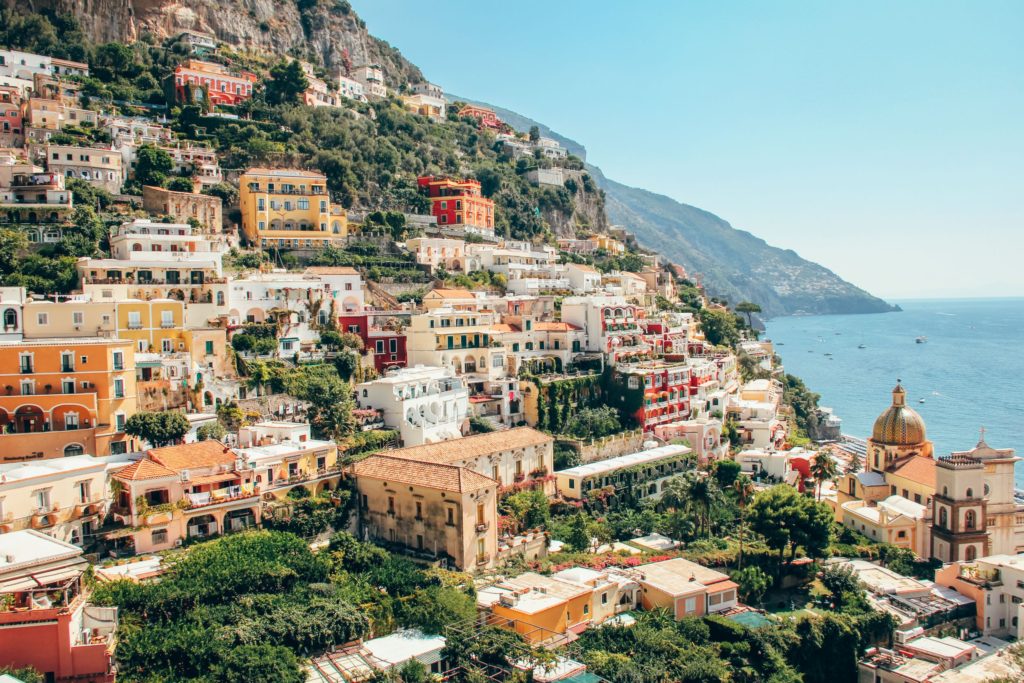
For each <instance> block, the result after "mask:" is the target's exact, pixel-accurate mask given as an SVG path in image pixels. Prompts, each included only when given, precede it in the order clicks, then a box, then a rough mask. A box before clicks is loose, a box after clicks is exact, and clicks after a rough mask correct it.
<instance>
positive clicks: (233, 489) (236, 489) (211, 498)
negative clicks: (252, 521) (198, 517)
mask: <svg viewBox="0 0 1024 683" xmlns="http://www.w3.org/2000/svg"><path fill="white" fill-rule="evenodd" d="M259 495H260V490H259V487H258V486H228V487H226V488H222V489H217V490H215V491H211V492H203V493H186V494H185V500H186V503H187V507H188V508H189V509H194V508H200V507H206V506H209V505H217V504H219V503H228V502H231V501H235V500H243V499H245V498H256V497H259Z"/></svg>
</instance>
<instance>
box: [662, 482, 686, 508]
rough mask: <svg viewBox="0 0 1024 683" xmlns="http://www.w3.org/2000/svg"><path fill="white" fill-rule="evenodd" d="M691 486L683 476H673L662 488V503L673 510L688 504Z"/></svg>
mask: <svg viewBox="0 0 1024 683" xmlns="http://www.w3.org/2000/svg"><path fill="white" fill-rule="evenodd" d="M689 491H690V486H689V484H688V483H687V482H686V479H684V478H683V477H681V476H679V477H672V478H671V479H669V480H668V481H666V482H665V484H664V486H662V489H661V504H662V505H664V506H665V507H666V508H669V509H672V510H681V509H683V508H685V507H686V506H687V499H688V497H689Z"/></svg>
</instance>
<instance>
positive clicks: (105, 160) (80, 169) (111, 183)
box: [42, 144, 126, 194]
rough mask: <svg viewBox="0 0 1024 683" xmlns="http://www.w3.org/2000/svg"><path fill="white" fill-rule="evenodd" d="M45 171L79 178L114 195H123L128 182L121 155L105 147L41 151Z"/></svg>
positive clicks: (46, 148)
mask: <svg viewBox="0 0 1024 683" xmlns="http://www.w3.org/2000/svg"><path fill="white" fill-rule="evenodd" d="M42 149H43V150H44V153H45V159H46V168H47V170H49V171H50V172H51V173H60V174H61V175H63V176H66V177H68V178H79V179H80V180H84V181H86V182H88V183H90V184H92V185H95V186H97V187H101V188H103V189H104V190H106V191H107V192H110V193H111V194H120V192H121V186H122V185H123V184H124V181H125V177H126V176H125V168H124V167H123V164H122V160H121V154H120V153H118V152H117V151H115V150H112V149H106V148H103V147H76V146H74V145H50V144H47V145H45V146H43V147H42Z"/></svg>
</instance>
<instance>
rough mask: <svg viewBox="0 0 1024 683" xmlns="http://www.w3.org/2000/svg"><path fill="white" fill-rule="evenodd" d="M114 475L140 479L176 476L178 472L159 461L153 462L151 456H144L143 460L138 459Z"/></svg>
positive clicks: (129, 479) (119, 477)
mask: <svg viewBox="0 0 1024 683" xmlns="http://www.w3.org/2000/svg"><path fill="white" fill-rule="evenodd" d="M113 476H114V477H115V478H116V479H123V480H124V481H139V480H140V479H159V478H161V477H176V476H178V473H177V472H175V471H174V470H170V469H167V468H166V467H164V466H163V465H161V464H160V463H158V462H153V461H152V460H150V459H149V458H143V459H142V460H136V461H135V462H133V463H132V464H131V465H128V467H124V468H122V469H119V470H118V471H117V472H115V473H114V475H113Z"/></svg>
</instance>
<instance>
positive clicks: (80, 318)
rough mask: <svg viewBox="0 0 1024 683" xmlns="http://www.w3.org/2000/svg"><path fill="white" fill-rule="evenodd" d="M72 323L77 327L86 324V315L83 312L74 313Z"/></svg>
mask: <svg viewBox="0 0 1024 683" xmlns="http://www.w3.org/2000/svg"><path fill="white" fill-rule="evenodd" d="M71 322H72V323H73V324H75V325H83V324H85V313H83V312H82V311H74V312H73V313H72V314H71Z"/></svg>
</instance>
